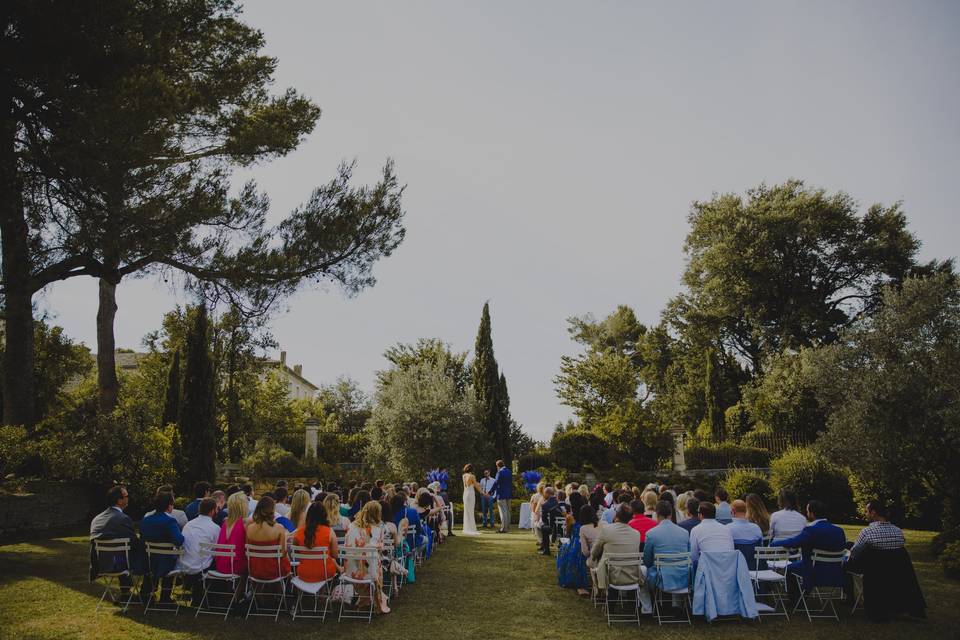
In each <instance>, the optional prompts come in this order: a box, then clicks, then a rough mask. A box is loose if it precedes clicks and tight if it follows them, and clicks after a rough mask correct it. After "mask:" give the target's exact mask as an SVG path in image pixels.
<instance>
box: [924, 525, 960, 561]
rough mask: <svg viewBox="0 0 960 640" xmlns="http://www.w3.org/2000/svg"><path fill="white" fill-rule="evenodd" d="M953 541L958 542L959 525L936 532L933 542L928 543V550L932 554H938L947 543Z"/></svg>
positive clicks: (959, 538)
mask: <svg viewBox="0 0 960 640" xmlns="http://www.w3.org/2000/svg"><path fill="white" fill-rule="evenodd" d="M953 543H960V526H956V527H953V528H952V529H947V530H946V531H941V532H940V533H938V534H937V535H936V537H934V539H933V542H931V543H930V551H931V552H932V553H933V555H935V556H939V555H940V554H942V553H943V551H944V550H945V549H946V548H947V545H949V544H953Z"/></svg>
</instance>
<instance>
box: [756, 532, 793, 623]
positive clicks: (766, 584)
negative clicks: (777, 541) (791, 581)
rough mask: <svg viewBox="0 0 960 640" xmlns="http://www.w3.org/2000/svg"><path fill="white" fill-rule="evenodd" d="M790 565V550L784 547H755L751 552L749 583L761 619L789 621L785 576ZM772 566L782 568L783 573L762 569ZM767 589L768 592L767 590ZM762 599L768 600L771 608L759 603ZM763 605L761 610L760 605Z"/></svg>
mask: <svg viewBox="0 0 960 640" xmlns="http://www.w3.org/2000/svg"><path fill="white" fill-rule="evenodd" d="M789 563H790V550H789V549H786V548H784V547H756V548H755V549H754V550H753V564H754V566H753V571H751V572H750V581H751V582H752V583H753V594H754V597H755V598H756V599H757V611H758V612H759V614H760V617H761V619H762V618H763V616H783V617H785V618H786V619H787V620H790V614H789V613H787V574H786V572H785V571H786V566H787V565H788V564H789ZM773 565H779V566H783V567H784V570H783V571H776V570H774V569H769V568H766V569H762V568H761V567H764V566H766V567H770V566H773ZM768 589H769V590H768ZM762 599H770V600H771V601H772V602H773V606H770V605H768V604H766V603H761V602H760V601H761V600H762ZM761 604H762V605H764V606H763V608H761V606H760V605H761Z"/></svg>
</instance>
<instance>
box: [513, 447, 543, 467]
mask: <svg viewBox="0 0 960 640" xmlns="http://www.w3.org/2000/svg"><path fill="white" fill-rule="evenodd" d="M517 466H518V467H520V469H521V470H523V471H526V470H529V469H539V468H541V467H549V466H550V450H549V449H547V448H544V447H537V448H536V449H534V450H533V451H530V452H529V453H525V454H523V455H522V456H520V457H519V458H517Z"/></svg>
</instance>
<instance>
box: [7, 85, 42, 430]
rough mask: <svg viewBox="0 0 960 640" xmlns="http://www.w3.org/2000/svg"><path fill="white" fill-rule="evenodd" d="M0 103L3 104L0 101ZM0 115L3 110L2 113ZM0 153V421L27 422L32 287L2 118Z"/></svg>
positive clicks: (31, 400)
mask: <svg viewBox="0 0 960 640" xmlns="http://www.w3.org/2000/svg"><path fill="white" fill-rule="evenodd" d="M3 104H4V106H7V105H8V104H9V102H8V101H4V102H3ZM5 116H6V114H5ZM2 135H3V149H2V153H0V156H2V157H0V245H2V264H3V299H4V321H5V323H6V326H5V328H4V335H5V338H4V339H5V341H6V345H5V346H6V352H5V354H6V355H5V357H4V367H3V423H4V424H17V425H26V426H28V427H30V426H32V425H33V423H34V422H35V420H36V415H35V410H36V406H35V402H36V394H35V392H34V389H35V386H34V371H33V367H34V358H35V356H34V342H33V293H34V291H33V287H32V283H31V278H30V255H29V249H28V246H27V221H26V218H25V217H24V211H23V198H22V196H21V191H20V179H19V176H18V174H17V160H16V155H15V153H14V122H13V120H12V118H10V117H9V116H6V117H5V118H4V120H3V134H2Z"/></svg>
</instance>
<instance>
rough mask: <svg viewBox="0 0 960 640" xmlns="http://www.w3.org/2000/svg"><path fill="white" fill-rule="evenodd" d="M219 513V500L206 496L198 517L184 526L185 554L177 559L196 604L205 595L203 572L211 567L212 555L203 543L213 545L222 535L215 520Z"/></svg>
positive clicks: (198, 511) (202, 501)
mask: <svg viewBox="0 0 960 640" xmlns="http://www.w3.org/2000/svg"><path fill="white" fill-rule="evenodd" d="M216 515H217V502H216V500H214V499H213V498H204V499H203V500H201V501H200V506H199V508H198V509H197V517H196V518H194V519H193V520H191V521H190V522H188V523H187V526H185V527H184V528H183V555H181V556H180V560H178V561H177V569H179V570H181V571H183V573H184V578H183V585H184V587H186V588H187V589H190V591H191V594H192V602H193V604H194V605H197V604H199V603H200V599H201V598H202V597H203V588H202V587H203V580H202V578H203V572H204V571H206V570H207V568H209V567H210V564H211V560H212V558H211V556H210V554H209V553H207V552H204V551H203V550H202V545H204V544H207V545H212V544H215V543H216V542H217V538H219V537H220V527H218V526H217V524H216V523H215V522H214V521H213V518H214V516H216Z"/></svg>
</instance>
